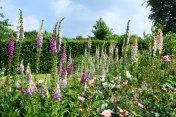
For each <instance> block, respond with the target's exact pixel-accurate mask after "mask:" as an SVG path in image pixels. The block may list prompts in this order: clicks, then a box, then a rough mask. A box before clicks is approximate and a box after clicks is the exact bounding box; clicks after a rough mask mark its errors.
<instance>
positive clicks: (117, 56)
mask: <svg viewBox="0 0 176 117" xmlns="http://www.w3.org/2000/svg"><path fill="white" fill-rule="evenodd" d="M118 50H119V49H118V47H117V48H116V50H115V56H116V57H115V59H116V61H118V60H119V54H118Z"/></svg>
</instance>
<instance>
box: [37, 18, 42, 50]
mask: <svg viewBox="0 0 176 117" xmlns="http://www.w3.org/2000/svg"><path fill="white" fill-rule="evenodd" d="M42 29H43V20H42V24H41V26H40V31H39V33H38V35H37V52H38V51H39V48H40V47H42V41H43V34H42Z"/></svg>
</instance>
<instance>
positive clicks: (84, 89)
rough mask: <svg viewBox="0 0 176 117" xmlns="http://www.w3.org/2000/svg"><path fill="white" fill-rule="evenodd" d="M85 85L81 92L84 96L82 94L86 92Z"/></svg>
mask: <svg viewBox="0 0 176 117" xmlns="http://www.w3.org/2000/svg"><path fill="white" fill-rule="evenodd" d="M86 87H87V86H86V85H85V86H84V90H83V92H82V95H84V93H85V92H86Z"/></svg>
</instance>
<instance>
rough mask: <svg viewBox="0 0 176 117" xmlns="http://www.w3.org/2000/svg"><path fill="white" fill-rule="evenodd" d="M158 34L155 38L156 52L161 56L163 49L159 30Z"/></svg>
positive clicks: (161, 35)
mask: <svg viewBox="0 0 176 117" xmlns="http://www.w3.org/2000/svg"><path fill="white" fill-rule="evenodd" d="M158 33H159V34H158V36H157V37H156V38H157V50H158V51H159V54H161V52H162V49H163V34H162V31H161V30H159V31H158Z"/></svg>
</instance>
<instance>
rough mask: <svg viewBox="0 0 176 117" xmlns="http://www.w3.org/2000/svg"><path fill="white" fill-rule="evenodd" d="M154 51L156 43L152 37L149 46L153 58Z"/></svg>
mask: <svg viewBox="0 0 176 117" xmlns="http://www.w3.org/2000/svg"><path fill="white" fill-rule="evenodd" d="M156 50H157V42H156V38H155V37H154V36H153V39H152V41H151V45H150V52H151V55H152V56H155V54H156Z"/></svg>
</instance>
